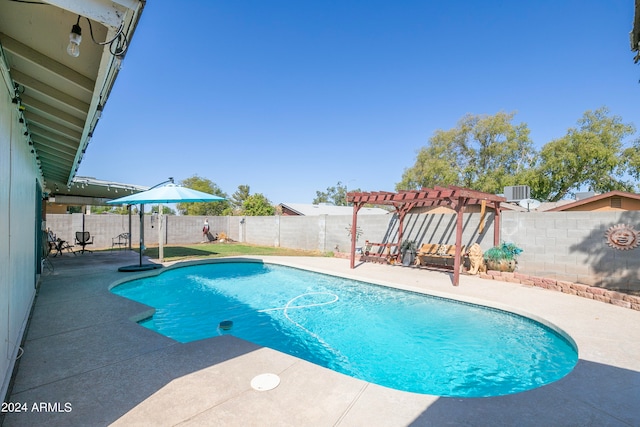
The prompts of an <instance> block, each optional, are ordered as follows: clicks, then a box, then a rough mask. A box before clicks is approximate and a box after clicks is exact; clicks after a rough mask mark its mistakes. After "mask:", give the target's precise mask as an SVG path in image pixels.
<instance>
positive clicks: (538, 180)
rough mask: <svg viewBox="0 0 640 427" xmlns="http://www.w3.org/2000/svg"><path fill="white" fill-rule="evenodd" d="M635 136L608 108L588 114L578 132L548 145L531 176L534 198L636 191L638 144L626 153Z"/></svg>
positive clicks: (549, 198)
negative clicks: (629, 140) (586, 191)
mask: <svg viewBox="0 0 640 427" xmlns="http://www.w3.org/2000/svg"><path fill="white" fill-rule="evenodd" d="M634 132H635V129H634V127H633V125H631V124H625V123H622V118H621V117H619V116H615V115H613V116H611V115H610V114H609V110H608V109H607V108H606V107H602V108H599V109H597V110H595V111H591V110H589V111H587V112H585V113H584V115H583V116H582V118H581V119H579V120H578V126H577V127H576V128H570V129H569V130H568V131H567V134H566V135H565V136H564V137H562V138H560V139H556V140H553V141H551V142H549V143H547V144H546V145H545V146H544V147H542V150H541V151H540V155H539V161H538V164H537V166H536V167H535V168H534V169H532V170H531V171H530V173H529V174H528V179H527V184H528V185H529V186H530V187H531V193H532V197H534V198H538V199H541V200H549V201H558V200H560V199H562V198H564V197H565V196H567V195H568V194H570V193H571V192H573V191H578V190H580V189H582V188H585V187H586V188H588V189H589V190H591V191H596V192H607V191H612V190H623V191H633V190H634V188H635V183H634V182H632V181H631V180H630V179H629V178H630V177H635V178H636V179H637V178H639V175H640V173H639V172H640V168H639V166H640V155H638V148H640V147H639V146H638V145H639V144H638V142H637V141H636V145H635V146H634V147H630V148H627V149H625V147H624V145H623V139H624V138H625V137H627V136H629V135H632V134H633V133H634Z"/></svg>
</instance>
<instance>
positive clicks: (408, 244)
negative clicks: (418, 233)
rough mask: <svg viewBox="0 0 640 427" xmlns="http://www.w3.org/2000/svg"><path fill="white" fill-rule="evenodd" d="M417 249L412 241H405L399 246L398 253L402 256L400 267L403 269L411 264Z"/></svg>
mask: <svg viewBox="0 0 640 427" xmlns="http://www.w3.org/2000/svg"><path fill="white" fill-rule="evenodd" d="M417 250H418V248H417V246H416V242H415V241H414V240H405V241H404V242H402V244H401V245H400V253H401V254H402V265H404V266H405V267H408V266H410V265H411V264H413V260H414V259H415V257H416V252H417Z"/></svg>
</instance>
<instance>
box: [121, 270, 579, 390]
mask: <svg viewBox="0 0 640 427" xmlns="http://www.w3.org/2000/svg"><path fill="white" fill-rule="evenodd" d="M112 292H113V293H115V294H118V295H121V296H123V297H126V298H130V299H132V300H135V301H139V302H142V303H144V304H147V305H149V306H152V307H154V308H155V309H156V312H155V314H154V316H153V317H152V318H149V319H147V320H145V321H143V322H140V323H141V324H142V325H144V326H145V327H147V328H150V329H153V330H155V331H157V332H159V333H161V334H163V335H166V336H168V337H171V338H173V339H175V340H177V341H180V342H189V341H195V340H199V339H203V338H208V337H213V336H217V335H221V334H227V333H228V334H232V335H234V336H236V337H238V338H242V339H245V340H248V341H251V342H254V343H256V344H259V345H262V346H266V347H270V348H273V349H276V350H279V351H282V352H285V353H288V354H291V355H294V356H296V357H300V358H302V359H305V360H308V361H310V362H313V363H316V364H318V365H321V366H325V367H328V368H330V369H333V370H335V371H338V372H342V373H345V374H347V375H351V376H353V377H356V378H360V379H363V380H366V381H369V382H373V383H376V384H380V385H383V386H387V387H391V388H395V389H400V390H405V391H410V392H415V393H426V394H434V395H439V396H458V397H484V396H498V395H505V394H511V393H517V392H521V391H524V390H529V389H532V388H536V387H539V386H542V385H544V384H548V383H551V382H553V381H556V380H558V379H560V378H562V377H563V376H565V375H566V374H567V373H569V372H570V371H571V370H572V369H573V367H574V366H575V364H576V362H577V358H578V355H577V351H576V349H575V347H574V345H573V344H572V343H571V342H569V341H568V340H567V339H565V338H564V337H563V336H561V335H560V334H558V333H557V332H555V331H554V330H552V329H550V328H548V327H547V326H544V325H542V324H540V323H538V322H535V321H533V320H531V319H528V318H525V317H522V316H519V315H515V314H512V313H508V312H504V311H501V310H496V309H491V308H487V307H482V306H478V305H473V304H466V303H461V302H457V301H454V300H448V299H444V298H437V297H431V296H426V295H422V294H417V293H412V292H406V291H400V290H396V289H390V288H386V287H382V286H376V285H372V284H368V283H363V282H357V281H353V280H348V279H342V278H338V277H334V276H329V275H323V274H318V273H313V272H308V271H305V270H299V269H293V268H288V267H282V266H276V265H269V264H261V263H252V262H247V263H216V264H206V265H198V266H192V267H183V268H177V269H173V270H168V271H165V272H163V273H162V274H160V275H158V276H156V277H150V278H145V279H138V280H134V281H131V282H127V283H125V284H122V285H119V286H117V287H115V288H113V289H112ZM226 320H230V321H233V326H232V328H231V329H229V330H223V329H221V328H220V327H219V325H220V322H222V321H226Z"/></svg>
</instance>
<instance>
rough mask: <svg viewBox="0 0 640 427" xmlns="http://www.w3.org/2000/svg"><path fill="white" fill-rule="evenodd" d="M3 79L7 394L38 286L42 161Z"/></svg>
mask: <svg viewBox="0 0 640 427" xmlns="http://www.w3.org/2000/svg"><path fill="white" fill-rule="evenodd" d="M1 79H2V78H1V77H0V272H2V274H0V382H1V384H2V389H0V395H1V396H2V397H4V396H5V395H6V392H7V389H8V386H9V381H10V379H11V374H12V370H13V367H14V365H15V360H16V356H17V355H18V349H19V345H20V341H21V339H22V335H23V332H24V330H25V326H26V322H27V319H28V317H29V312H30V310H31V305H32V303H33V298H34V297H35V286H36V280H37V276H36V267H35V266H36V255H35V242H36V234H35V233H36V232H35V227H36V221H38V222H39V219H38V218H37V215H36V206H37V204H36V179H37V177H38V174H36V170H38V169H37V167H36V163H35V157H34V155H33V154H31V152H30V151H31V147H30V146H29V145H28V144H27V141H26V140H25V137H24V136H23V130H22V126H21V125H20V123H19V122H18V111H17V108H16V105H15V104H12V103H11V98H10V97H9V93H8V91H7V90H6V87H5V86H4V82H3V81H2V80H1Z"/></svg>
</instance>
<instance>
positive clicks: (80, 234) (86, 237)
mask: <svg viewBox="0 0 640 427" xmlns="http://www.w3.org/2000/svg"><path fill="white" fill-rule="evenodd" d="M76 244H77V245H78V246H82V249H81V250H79V251H76V252H80V253H81V254H83V253H85V252H93V251H90V250H89V249H86V248H85V246H87V245H93V237H91V234H90V233H89V232H88V231H76Z"/></svg>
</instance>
